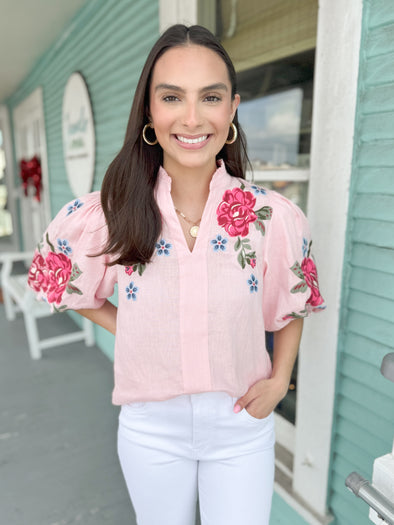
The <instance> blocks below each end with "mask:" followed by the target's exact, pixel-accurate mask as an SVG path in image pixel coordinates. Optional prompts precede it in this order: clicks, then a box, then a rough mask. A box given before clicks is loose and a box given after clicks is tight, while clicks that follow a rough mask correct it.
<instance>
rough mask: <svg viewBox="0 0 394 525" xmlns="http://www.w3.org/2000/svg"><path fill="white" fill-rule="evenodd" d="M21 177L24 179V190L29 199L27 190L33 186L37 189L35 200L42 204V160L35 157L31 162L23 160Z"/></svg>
mask: <svg viewBox="0 0 394 525" xmlns="http://www.w3.org/2000/svg"><path fill="white" fill-rule="evenodd" d="M20 177H21V179H22V188H23V191H24V193H25V195H26V197H27V189H28V187H29V186H33V187H34V189H35V195H34V196H35V198H36V199H37V200H38V202H40V200H41V190H42V172H41V162H40V159H39V158H38V157H37V155H35V156H34V157H33V158H32V159H30V160H25V159H22V160H21V161H20Z"/></svg>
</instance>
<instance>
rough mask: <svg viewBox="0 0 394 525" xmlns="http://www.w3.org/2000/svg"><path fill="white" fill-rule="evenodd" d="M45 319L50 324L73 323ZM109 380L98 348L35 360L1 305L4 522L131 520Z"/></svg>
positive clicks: (102, 523)
mask: <svg viewBox="0 0 394 525" xmlns="http://www.w3.org/2000/svg"><path fill="white" fill-rule="evenodd" d="M44 323H45V327H44V329H45V330H46V331H51V330H57V329H58V327H59V326H60V327H61V325H62V324H64V323H73V322H72V321H71V319H70V318H68V316H66V315H56V316H53V317H52V318H51V319H50V323H48V319H47V320H46V321H44ZM59 331H61V328H60V330H57V332H59ZM112 381H113V380H112V363H111V362H110V361H109V360H108V359H107V357H105V356H104V355H103V354H102V353H101V351H100V350H99V349H98V348H96V347H93V348H86V347H85V346H84V345H83V344H80V343H75V344H70V345H67V346H63V347H59V348H56V349H52V350H46V351H44V356H43V358H42V360H41V361H36V362H35V361H32V360H31V359H30V357H29V353H28V349H27V340H26V334H25V329H24V323H23V320H22V318H18V319H17V320H16V321H13V322H11V323H9V322H7V321H6V320H5V314H4V306H3V305H2V304H0V524H1V525H69V524H79V525H135V523H136V522H135V517H134V512H133V509H132V506H131V504H130V501H129V497H128V494H127V491H126V487H125V484H124V481H123V477H122V473H121V470H120V466H119V462H118V458H117V453H116V431H117V417H118V412H119V409H118V408H117V407H114V406H112V405H111V391H112V384H113V383H112Z"/></svg>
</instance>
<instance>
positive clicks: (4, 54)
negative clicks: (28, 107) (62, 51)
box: [0, 0, 86, 102]
mask: <svg viewBox="0 0 394 525" xmlns="http://www.w3.org/2000/svg"><path fill="white" fill-rule="evenodd" d="M85 2H86V0H67V1H63V0H17V1H15V0H0V102H1V101H4V99H5V98H7V97H8V96H9V95H11V94H12V93H13V91H15V90H16V89H17V87H18V85H19V84H20V83H21V82H22V80H23V79H24V77H25V76H26V75H27V74H28V73H29V72H30V70H31V69H32V68H33V66H34V64H35V62H36V61H37V60H38V59H39V58H40V56H41V55H42V54H43V53H44V52H45V51H46V50H47V49H48V47H49V46H50V45H51V44H52V43H53V42H55V41H56V40H57V38H58V37H59V36H61V34H62V32H63V30H64V29H65V28H66V26H67V24H68V23H69V22H70V20H71V19H72V18H73V16H74V14H75V13H76V12H77V11H78V9H80V7H81V6H82V5H83V4H84V3H85Z"/></svg>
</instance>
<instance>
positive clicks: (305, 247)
mask: <svg viewBox="0 0 394 525" xmlns="http://www.w3.org/2000/svg"><path fill="white" fill-rule="evenodd" d="M307 253H308V240H307V239H305V237H304V238H303V240H302V256H303V257H304V258H305V257H306V255H307Z"/></svg>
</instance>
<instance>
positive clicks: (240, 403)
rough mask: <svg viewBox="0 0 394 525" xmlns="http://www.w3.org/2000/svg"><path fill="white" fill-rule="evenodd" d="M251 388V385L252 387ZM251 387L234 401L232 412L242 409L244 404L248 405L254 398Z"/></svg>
mask: <svg viewBox="0 0 394 525" xmlns="http://www.w3.org/2000/svg"><path fill="white" fill-rule="evenodd" d="M252 388H253V387H252ZM252 388H251V389H249V390H248V391H247V392H246V394H245V395H244V396H242V397H240V398H239V399H238V400H237V402H236V403H235V405H234V412H235V413H236V414H237V413H238V412H241V410H243V409H244V408H245V407H246V406H248V405H249V403H250V402H251V401H253V399H255V398H256V395H255V393H254V391H253V390H252Z"/></svg>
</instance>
